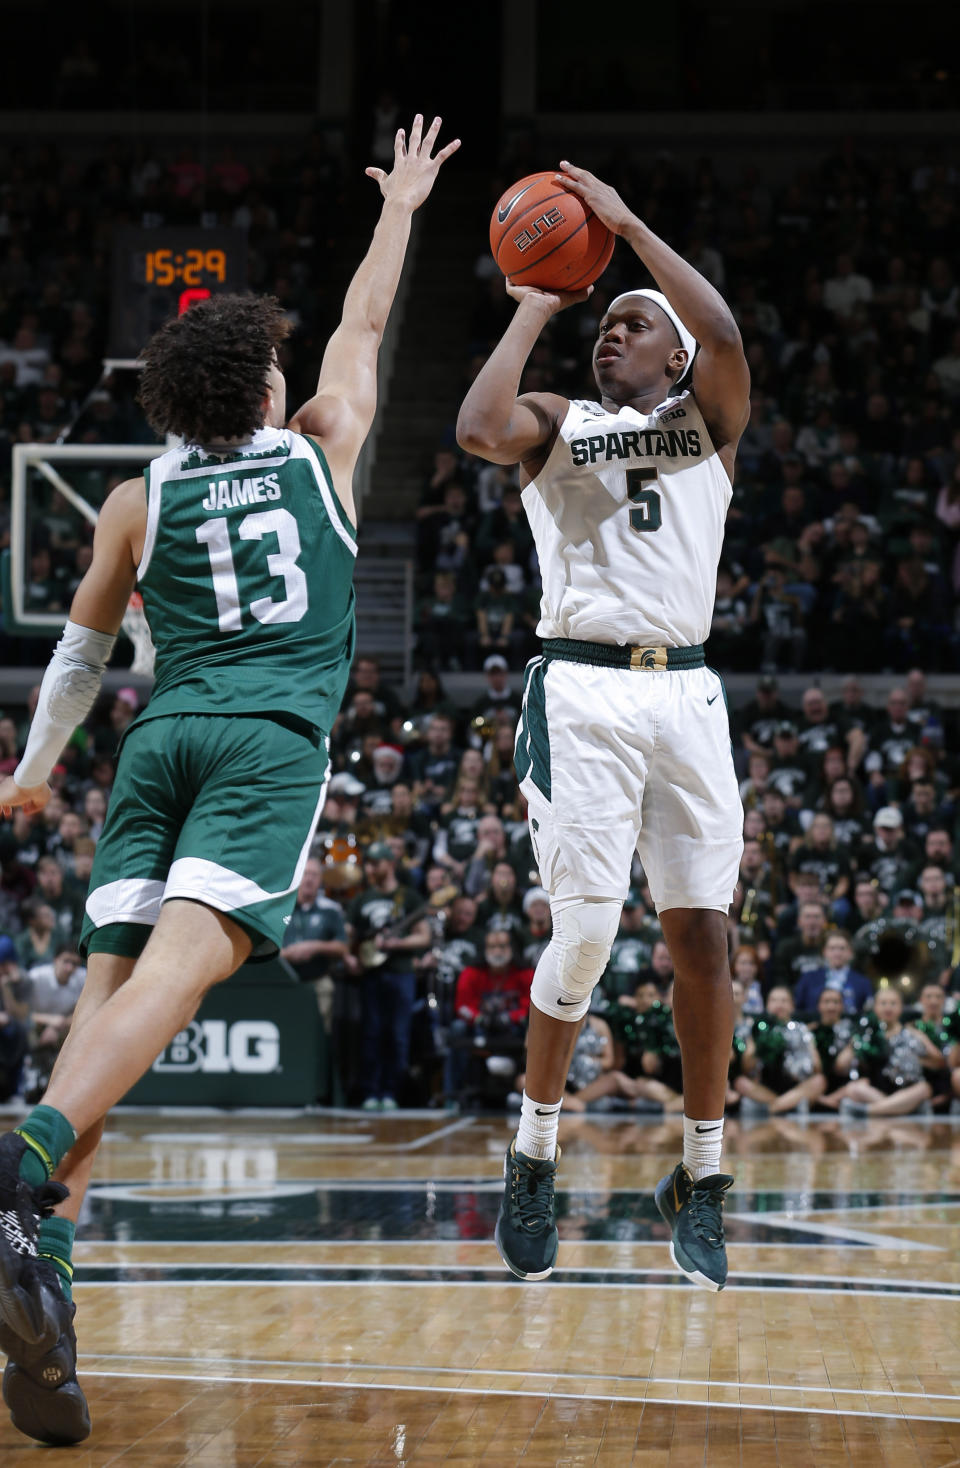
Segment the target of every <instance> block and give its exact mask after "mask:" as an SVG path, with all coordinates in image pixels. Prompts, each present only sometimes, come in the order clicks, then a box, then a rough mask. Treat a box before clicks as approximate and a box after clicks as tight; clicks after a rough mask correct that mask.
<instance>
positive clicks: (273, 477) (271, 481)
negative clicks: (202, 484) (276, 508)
mask: <svg viewBox="0 0 960 1468" xmlns="http://www.w3.org/2000/svg"><path fill="white" fill-rule="evenodd" d="M279 498H280V480H279V478H278V476H277V474H276V473H273V474H264V475H263V476H262V477H261V476H259V475H258V476H257V477H255V478H252V479H211V480H210V483H209V484H208V486H207V497H206V499H204V500H202V501H201V504H200V508H201V510H235V509H236V508H237V507H238V506H239V505H263V504H266V502H267V500H278V499H279Z"/></svg>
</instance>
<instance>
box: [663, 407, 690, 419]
mask: <svg viewBox="0 0 960 1468" xmlns="http://www.w3.org/2000/svg"><path fill="white" fill-rule="evenodd" d="M686 416H687V410H686V408H672V409H671V410H670V412H669V413H661V414H660V422H661V423H672V422H673V420H674V418H686Z"/></svg>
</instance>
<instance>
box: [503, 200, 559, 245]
mask: <svg viewBox="0 0 960 1468" xmlns="http://www.w3.org/2000/svg"><path fill="white" fill-rule="evenodd" d="M563 219H564V215H563V210H562V209H560V208H558V207H557V205H556V204H554V206H553V208H552V209H544V211H543V213H542V214H538V215H537V217H536V219H535V220H534V221H533V223H532V224H528V225H527V227H526V229H522V230H521V231H520V233H519V234H515V235H514V237H513V243H514V245H515V246H516V248H517V249H518V250H519V251H520V253H521V255H522V254H523V253H524V252H525V251H526V250H529V248H530V246H531V245H535V244H536V243H537V240H539V239H542V238H543V236H544V235H545V234H549V233H550V231H551V230H552V229H556V227H557V225H558V224H562V223H563Z"/></svg>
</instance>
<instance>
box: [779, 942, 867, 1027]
mask: <svg viewBox="0 0 960 1468" xmlns="http://www.w3.org/2000/svg"><path fill="white" fill-rule="evenodd" d="M852 965H853V946H852V944H851V942H850V939H849V938H848V937H847V935H846V933H839V932H837V933H828V934H827V936H826V938H825V939H824V942H823V967H822V968H815V969H807V970H806V972H805V973H802V974H801V975H800V978H799V979H798V980H797V982H796V985H795V986H794V991H793V998H794V1003H795V1004H796V1007H797V1009H798V1010H799V1011H800V1013H801V1014H804V1013H807V1012H808V1011H811V1010H814V1009H816V1008H817V1007H818V1004H819V1000H820V995H821V994H822V993H823V991H824V989H836V991H837V993H838V994H840V996H841V998H842V1000H843V1009H844V1013H845V1014H855V1013H856V1012H857V1011H858V1010H860V1009H862V1008H863V1007H864V1005H865V1004H868V1003H869V1001H870V1000H871V999H872V998H873V985H872V984H871V983H870V980H869V979H868V978H867V977H866V975H865V974H861V973H858V972H857V970H856V969H855V968H853V966H852Z"/></svg>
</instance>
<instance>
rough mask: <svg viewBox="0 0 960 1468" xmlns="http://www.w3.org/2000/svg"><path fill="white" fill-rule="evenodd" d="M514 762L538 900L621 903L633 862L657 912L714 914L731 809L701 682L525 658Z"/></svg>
mask: <svg viewBox="0 0 960 1468" xmlns="http://www.w3.org/2000/svg"><path fill="white" fill-rule="evenodd" d="M515 763H516V770H517V778H518V779H519V781H520V788H521V790H522V791H523V794H524V796H525V797H526V800H527V804H528V810H527V819H528V821H529V824H530V835H531V839H532V842H533V849H534V853H535V855H536V858H537V864H538V866H539V868H540V880H541V881H542V883H543V885H544V887H545V888H546V889H547V891H548V892H549V893H550V894H551V896H553V897H620V898H624V897H626V895H627V891H628V888H629V884H630V867H631V863H632V861H633V853H634V850H636V851H637V852H638V853H639V855H640V860H641V862H642V863H643V869H644V872H645V874H646V877H647V882H648V883H649V887H650V894H651V896H652V898H653V900H654V903H655V904H656V908H657V911H658V912H660V911H662V910H663V909H664V908H670V907H709V908H717V909H719V910H720V911H722V912H726V911H727V909H728V908H729V906H730V903H731V902H732V900H733V890H734V887H735V885H736V881H737V873H738V870H739V866H740V857H741V854H742V852H743V836H742V832H743V807H742V805H741V803H740V794H739V789H738V785H737V778H736V775H735V773H734V768H733V753H732V750H731V747H730V727H729V722H728V718H727V706H726V697H725V694H724V690H723V682H722V680H721V678H720V676H719V674H717V673H715V672H713V670H712V669H710V668H690V669H684V670H675V671H674V670H670V671H668V670H661V671H653V670H648V669H643V670H637V671H634V670H633V669H630V668H600V667H595V666H593V665H590V664H584V663H573V662H565V661H561V660H559V659H556V658H543V657H536V658H533V659H532V660H531V661H530V663H528V665H527V670H526V675H525V678H524V692H523V710H522V713H521V716H520V724H519V727H518V729H517V742H516V750H515Z"/></svg>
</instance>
